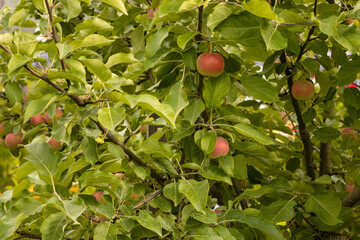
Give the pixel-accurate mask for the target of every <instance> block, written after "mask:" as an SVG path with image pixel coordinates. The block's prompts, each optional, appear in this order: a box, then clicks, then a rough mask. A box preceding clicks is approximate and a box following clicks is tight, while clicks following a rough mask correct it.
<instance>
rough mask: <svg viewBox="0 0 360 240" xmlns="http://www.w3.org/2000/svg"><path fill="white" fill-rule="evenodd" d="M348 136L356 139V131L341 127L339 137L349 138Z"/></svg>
mask: <svg viewBox="0 0 360 240" xmlns="http://www.w3.org/2000/svg"><path fill="white" fill-rule="evenodd" d="M350 137H354V138H355V139H357V136H356V131H355V130H354V129H352V128H349V127H347V128H343V129H342V130H341V138H343V139H345V138H350Z"/></svg>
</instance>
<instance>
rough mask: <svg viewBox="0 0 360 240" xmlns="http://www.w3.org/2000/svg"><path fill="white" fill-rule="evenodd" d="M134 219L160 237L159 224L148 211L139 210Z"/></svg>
mask: <svg viewBox="0 0 360 240" xmlns="http://www.w3.org/2000/svg"><path fill="white" fill-rule="evenodd" d="M135 219H136V221H138V223H139V224H140V225H141V226H143V227H144V228H146V229H149V230H150V231H152V232H155V233H156V234H157V235H159V236H160V237H162V227H161V224H160V223H159V222H158V221H156V220H155V218H154V217H153V216H152V214H151V212H150V211H146V210H140V211H139V216H137V217H135Z"/></svg>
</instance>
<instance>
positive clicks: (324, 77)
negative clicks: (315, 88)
mask: <svg viewBox="0 0 360 240" xmlns="http://www.w3.org/2000/svg"><path fill="white" fill-rule="evenodd" d="M315 79H316V82H317V83H319V85H320V89H321V94H322V95H323V96H326V94H327V93H328V92H329V88H330V87H331V85H332V84H333V81H331V80H330V78H329V75H328V74H326V73H323V72H320V71H318V72H317V73H316V75H315Z"/></svg>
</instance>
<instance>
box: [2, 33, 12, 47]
mask: <svg viewBox="0 0 360 240" xmlns="http://www.w3.org/2000/svg"><path fill="white" fill-rule="evenodd" d="M13 39H14V37H13V35H12V34H11V33H3V34H0V44H1V45H10V44H11V43H12V41H13Z"/></svg>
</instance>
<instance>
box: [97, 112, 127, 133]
mask: <svg viewBox="0 0 360 240" xmlns="http://www.w3.org/2000/svg"><path fill="white" fill-rule="evenodd" d="M98 119H99V122H100V123H101V124H102V125H103V126H104V127H106V128H107V129H108V130H110V131H115V128H116V126H117V125H119V124H120V123H121V122H122V121H123V120H124V119H125V109H124V108H107V107H106V108H100V109H99V111H98Z"/></svg>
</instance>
